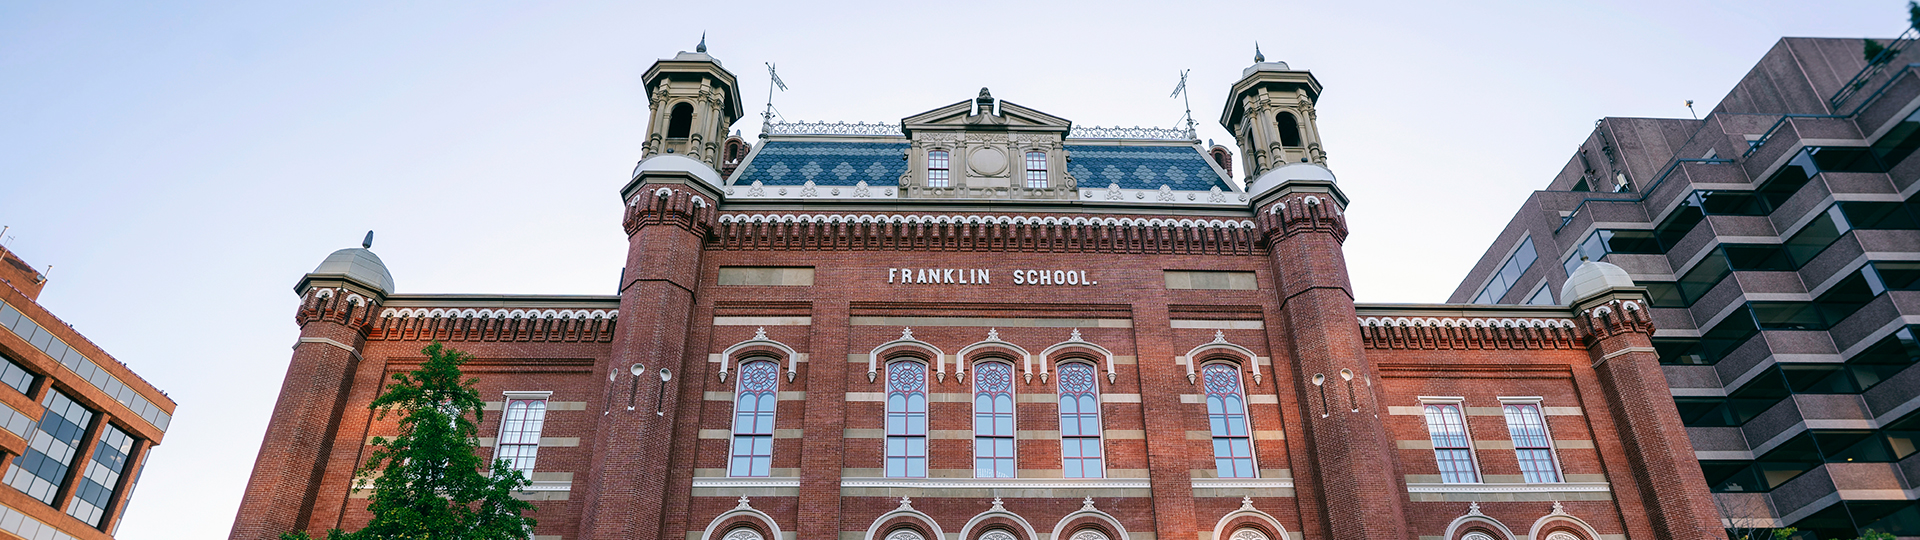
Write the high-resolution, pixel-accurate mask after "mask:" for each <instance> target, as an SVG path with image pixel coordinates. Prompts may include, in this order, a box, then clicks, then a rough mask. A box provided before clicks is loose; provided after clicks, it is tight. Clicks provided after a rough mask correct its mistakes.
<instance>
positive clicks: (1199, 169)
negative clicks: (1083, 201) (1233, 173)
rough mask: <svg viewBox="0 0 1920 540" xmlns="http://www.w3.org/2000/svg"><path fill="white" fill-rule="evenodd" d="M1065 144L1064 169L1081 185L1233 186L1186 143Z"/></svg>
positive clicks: (1224, 188) (1202, 188)
mask: <svg viewBox="0 0 1920 540" xmlns="http://www.w3.org/2000/svg"><path fill="white" fill-rule="evenodd" d="M1066 148H1067V156H1068V157H1069V158H1071V164H1070V165H1068V166H1067V172H1068V173H1071V174H1073V178H1074V179H1075V180H1078V181H1079V182H1080V187H1081V188H1082V189H1097V188H1104V187H1107V186H1108V185H1110V184H1120V187H1121V188H1123V189H1160V185H1161V184H1166V185H1167V186H1168V187H1172V188H1173V189H1177V190H1190V191H1206V190H1208V189H1210V188H1213V187H1215V186H1218V187H1219V188H1220V190H1221V191H1232V190H1233V188H1232V187H1230V186H1229V185H1228V184H1227V183H1226V180H1224V179H1222V178H1220V174H1219V173H1216V172H1214V170H1213V166H1212V165H1211V164H1209V163H1207V157H1206V156H1204V155H1201V154H1200V152H1199V151H1197V150H1194V149H1193V147H1190V146H1106V145H1092V144H1069V145H1066Z"/></svg>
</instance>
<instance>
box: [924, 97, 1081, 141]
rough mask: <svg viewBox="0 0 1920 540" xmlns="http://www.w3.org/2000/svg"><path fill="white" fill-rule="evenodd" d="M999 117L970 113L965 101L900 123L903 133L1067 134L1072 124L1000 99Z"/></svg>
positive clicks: (969, 105) (972, 108)
mask: <svg viewBox="0 0 1920 540" xmlns="http://www.w3.org/2000/svg"><path fill="white" fill-rule="evenodd" d="M999 109H1000V111H999V114H979V115H976V114H973V110H974V100H966V101H961V102H958V103H954V104H952V105H947V106H945V107H940V108H938V109H934V110H931V111H927V112H923V113H920V114H916V115H913V116H909V117H906V118H904V119H901V120H900V125H901V128H902V130H903V131H905V132H906V133H907V134H908V135H912V134H913V132H914V131H916V130H928V131H936V130H937V131H947V130H968V129H988V130H1014V131H1042V132H1059V133H1062V134H1064V133H1066V132H1067V130H1068V129H1069V128H1072V127H1073V121H1071V120H1067V119H1065V118H1061V117H1058V116H1054V115H1051V114H1047V113H1043V112H1040V111H1036V110H1033V109H1030V108H1027V107H1023V106H1020V105H1017V104H1014V103H1013V102H1009V101H1005V100H1000V101H999Z"/></svg>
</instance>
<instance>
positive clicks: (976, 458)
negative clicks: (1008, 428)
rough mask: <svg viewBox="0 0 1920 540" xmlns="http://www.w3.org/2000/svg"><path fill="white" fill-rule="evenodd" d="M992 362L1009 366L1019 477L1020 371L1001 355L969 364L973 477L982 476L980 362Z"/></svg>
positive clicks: (1015, 465) (1015, 472) (930, 413)
mask: <svg viewBox="0 0 1920 540" xmlns="http://www.w3.org/2000/svg"><path fill="white" fill-rule="evenodd" d="M990 362H992V363H1000V364H1005V365H1006V366H1007V394H1008V395H1011V396H1013V400H1012V401H1013V411H1011V412H1012V414H1013V435H1012V439H1013V476H1012V478H1019V477H1020V394H1019V392H1016V391H1015V390H1018V388H1016V385H1014V384H1013V377H1014V376H1015V374H1016V373H1018V369H1019V368H1016V367H1014V363H1013V360H1010V359H1005V358H1000V357H988V358H982V359H980V360H979V361H976V362H974V363H973V364H972V365H970V366H967V367H969V368H972V369H973V370H974V371H973V388H972V389H971V390H972V391H971V392H968V394H969V395H970V396H971V397H972V399H969V400H967V401H971V402H973V414H974V417H973V418H970V419H969V420H973V421H974V423H975V425H974V426H973V440H974V441H975V443H974V445H973V477H974V478H981V476H980V445H979V442H978V441H979V440H980V426H979V425H978V424H979V420H978V418H979V415H980V364H985V363H990ZM928 405H929V406H928V407H927V409H928V411H927V416H933V411H932V409H933V407H932V406H931V405H932V403H931V400H929V403H928ZM929 420H931V419H929ZM927 453H928V454H932V453H933V450H932V449H931V448H929V449H928V450H927ZM929 460H931V459H929ZM1102 465H1104V463H1102ZM1063 466H1064V465H1063ZM994 467H995V468H998V467H999V466H998V465H995V466H994ZM1102 472H1105V467H1104V466H1103V467H1102ZM988 478H1000V477H998V476H993V477H988Z"/></svg>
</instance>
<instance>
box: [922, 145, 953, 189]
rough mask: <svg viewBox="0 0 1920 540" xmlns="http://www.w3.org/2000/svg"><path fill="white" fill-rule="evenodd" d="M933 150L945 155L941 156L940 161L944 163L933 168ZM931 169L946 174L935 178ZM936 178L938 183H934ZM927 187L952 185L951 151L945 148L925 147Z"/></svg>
mask: <svg viewBox="0 0 1920 540" xmlns="http://www.w3.org/2000/svg"><path fill="white" fill-rule="evenodd" d="M935 152H938V153H940V154H942V155H944V156H945V157H944V158H941V161H943V162H945V164H944V165H942V166H941V167H939V168H937V169H936V168H934V166H933V154H934V153H935ZM933 171H940V172H942V173H945V174H946V176H945V177H944V178H938V179H936V178H934V177H933ZM936 180H938V181H939V183H938V184H936V183H934V182H935V181H936ZM927 187H930V188H944V187H953V151H951V150H947V149H945V148H929V149H927Z"/></svg>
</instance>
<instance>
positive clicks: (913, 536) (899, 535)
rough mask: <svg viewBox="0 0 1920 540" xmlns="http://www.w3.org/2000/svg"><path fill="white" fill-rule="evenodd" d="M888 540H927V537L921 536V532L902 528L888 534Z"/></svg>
mask: <svg viewBox="0 0 1920 540" xmlns="http://www.w3.org/2000/svg"><path fill="white" fill-rule="evenodd" d="M887 540H927V537H925V536H921V535H920V531H916V530H913V529H905V528H902V529H895V530H894V531H893V532H891V533H887Z"/></svg>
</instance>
